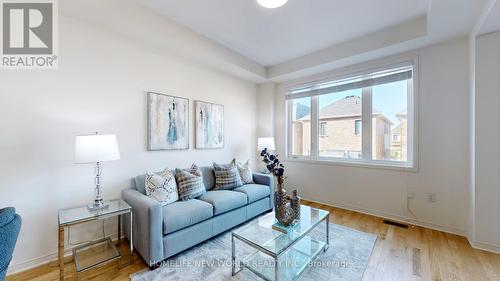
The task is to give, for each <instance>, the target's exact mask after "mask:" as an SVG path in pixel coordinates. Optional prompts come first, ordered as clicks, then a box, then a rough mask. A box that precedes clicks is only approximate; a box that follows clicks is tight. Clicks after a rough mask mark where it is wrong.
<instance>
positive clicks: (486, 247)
mask: <svg viewBox="0 0 500 281" xmlns="http://www.w3.org/2000/svg"><path fill="white" fill-rule="evenodd" d="M304 200H307V201H312V202H318V203H320V204H324V205H329V206H333V207H337V208H340V209H345V210H349V211H353V212H358V213H363V214H367V215H371V216H376V217H380V218H383V219H389V220H393V221H397V222H403V223H410V224H413V225H418V226H421V227H425V228H429V229H433V230H438V231H442V232H446V233H450V234H455V235H459V236H463V237H465V238H466V239H467V241H469V244H470V245H471V247H472V248H474V249H478V250H483V251H487V252H492V253H495V254H500V247H499V246H496V245H492V244H489V243H485V242H481V241H474V240H472V239H471V238H470V237H469V235H467V233H466V232H465V231H464V230H461V229H457V228H453V227H449V226H442V225H436V224H434V223H429V222H424V221H419V220H415V219H410V218H405V217H402V216H399V215H394V214H389V213H386V212H381V211H375V210H368V209H364V208H359V207H354V206H349V205H345V204H341V203H336V202H331V201H325V200H318V199H312V198H304Z"/></svg>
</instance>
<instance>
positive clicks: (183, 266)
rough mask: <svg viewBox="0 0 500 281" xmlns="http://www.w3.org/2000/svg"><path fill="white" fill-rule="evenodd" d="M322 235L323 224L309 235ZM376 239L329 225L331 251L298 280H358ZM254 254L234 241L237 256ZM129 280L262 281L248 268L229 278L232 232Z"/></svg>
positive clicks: (323, 255)
mask: <svg viewBox="0 0 500 281" xmlns="http://www.w3.org/2000/svg"><path fill="white" fill-rule="evenodd" d="M325 232H326V229H325V226H324V224H322V225H320V226H318V227H316V229H314V230H313V231H311V233H310V235H311V236H312V237H314V238H317V239H321V240H322V241H324V239H325V238H324V237H325ZM376 240H377V236H376V235H374V234H370V233H364V232H360V231H357V230H354V229H350V228H348V227H344V226H341V225H336V224H332V223H330V248H329V249H328V250H327V251H326V252H324V253H320V254H319V256H318V257H317V258H316V260H315V262H313V263H310V264H309V266H308V268H306V269H305V271H304V272H303V273H302V275H301V276H300V278H299V280H304V281H305V280H307V281H309V280H311V281H313V280H314V281H332V280H339V281H340V280H345V281H359V280H361V279H362V278H363V273H364V271H365V269H366V266H367V264H368V260H369V258H370V255H371V253H372V250H373V246H374V245H375V241H376ZM253 252H255V250H254V249H252V248H249V247H248V246H246V245H244V244H243V243H242V242H237V246H236V257H245V256H247V255H248V254H251V253H253ZM130 278H131V279H132V281H163V280H168V281H198V280H199V281H201V280H203V281H226V280H227V281H236V280H241V281H257V280H262V279H260V278H259V277H258V276H257V275H255V274H254V273H252V272H251V271H249V270H248V269H244V270H243V271H241V272H239V273H238V274H237V275H236V276H231V231H228V232H226V233H223V234H221V235H219V236H217V237H215V238H213V239H210V240H208V241H207V242H204V243H202V244H200V245H198V246H195V247H193V248H191V249H189V250H186V251H184V252H182V253H181V254H178V255H176V256H174V257H172V258H170V259H167V260H166V261H165V262H164V264H163V265H162V267H160V268H158V269H156V270H154V271H149V270H143V271H140V272H137V273H134V274H132V275H131V276H130Z"/></svg>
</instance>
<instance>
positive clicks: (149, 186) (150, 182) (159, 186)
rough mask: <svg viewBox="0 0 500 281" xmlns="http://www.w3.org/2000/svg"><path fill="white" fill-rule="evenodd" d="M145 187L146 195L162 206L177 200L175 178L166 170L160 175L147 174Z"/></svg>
mask: <svg viewBox="0 0 500 281" xmlns="http://www.w3.org/2000/svg"><path fill="white" fill-rule="evenodd" d="M145 187H146V195H147V196H148V197H150V198H152V199H154V200H156V201H158V202H160V203H161V204H162V205H163V206H165V205H167V204H170V203H173V202H175V201H177V200H179V194H178V192H177V184H176V183H175V177H174V175H173V174H172V172H170V171H169V170H168V169H165V170H164V171H163V172H161V173H160V174H150V173H148V174H147V175H146V182H145Z"/></svg>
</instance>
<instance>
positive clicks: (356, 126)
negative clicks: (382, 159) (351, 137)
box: [354, 120, 362, 135]
mask: <svg viewBox="0 0 500 281" xmlns="http://www.w3.org/2000/svg"><path fill="white" fill-rule="evenodd" d="M361 128H362V127H361V120H356V121H354V134H355V135H361Z"/></svg>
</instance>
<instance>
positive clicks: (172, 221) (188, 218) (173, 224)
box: [163, 199, 213, 235]
mask: <svg viewBox="0 0 500 281" xmlns="http://www.w3.org/2000/svg"><path fill="white" fill-rule="evenodd" d="M212 216H213V206H212V205H210V204H208V203H207V202H204V201H200V200H196V199H192V200H187V201H177V202H174V203H172V204H168V205H166V206H165V207H163V234H165V235H166V234H169V233H172V232H175V231H177V230H181V229H183V228H186V227H188V226H191V225H193V224H197V223H199V222H202V221H204V220H206V219H209V218H211V217H212Z"/></svg>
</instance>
